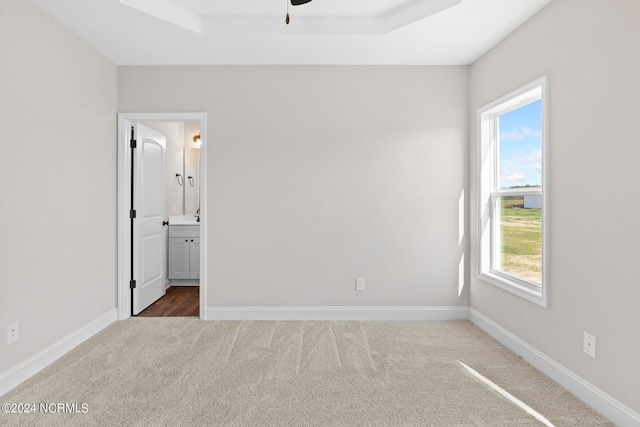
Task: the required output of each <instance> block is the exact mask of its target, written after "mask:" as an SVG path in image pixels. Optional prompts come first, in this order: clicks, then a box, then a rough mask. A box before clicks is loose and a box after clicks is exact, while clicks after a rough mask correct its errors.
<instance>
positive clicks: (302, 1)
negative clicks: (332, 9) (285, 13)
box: [291, 0, 311, 6]
mask: <svg viewBox="0 0 640 427" xmlns="http://www.w3.org/2000/svg"><path fill="white" fill-rule="evenodd" d="M310 1H311V0H291V6H300V5H301V4H305V3H309V2H310Z"/></svg>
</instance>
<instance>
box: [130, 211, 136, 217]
mask: <svg viewBox="0 0 640 427" xmlns="http://www.w3.org/2000/svg"><path fill="white" fill-rule="evenodd" d="M135 217H136V211H135V209H131V210H130V211H129V218H131V219H134V218H135Z"/></svg>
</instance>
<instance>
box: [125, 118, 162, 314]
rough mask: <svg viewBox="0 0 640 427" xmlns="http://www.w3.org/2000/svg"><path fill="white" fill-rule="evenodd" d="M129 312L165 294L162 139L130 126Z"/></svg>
mask: <svg viewBox="0 0 640 427" xmlns="http://www.w3.org/2000/svg"><path fill="white" fill-rule="evenodd" d="M134 135H135V140H136V149H135V150H134V153H135V154H134V157H135V160H134V164H135V171H134V174H135V179H134V193H133V194H134V210H135V211H136V219H135V220H134V233H133V235H134V240H133V253H134V258H133V265H134V268H133V277H134V280H135V281H136V287H135V288H134V289H133V295H132V297H133V313H132V314H134V315H135V314H138V313H140V312H141V311H142V310H144V309H145V308H147V307H148V306H150V305H151V304H152V303H153V302H155V301H156V300H157V299H158V298H160V297H162V296H163V295H164V294H165V292H166V285H165V283H166V275H167V273H166V268H165V259H166V254H165V250H166V249H165V247H166V245H165V242H166V238H165V232H164V226H163V221H164V220H165V192H164V163H165V150H166V146H167V143H166V138H165V136H164V135H162V134H161V133H159V132H156V131H154V130H152V129H149V128H147V127H144V126H142V125H140V124H136V125H134Z"/></svg>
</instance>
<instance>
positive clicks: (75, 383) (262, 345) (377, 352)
mask: <svg viewBox="0 0 640 427" xmlns="http://www.w3.org/2000/svg"><path fill="white" fill-rule="evenodd" d="M460 362H462V363H464V364H465V365H467V366H469V367H470V368H472V369H473V370H475V371H477V372H478V373H479V374H481V375H482V376H484V377H486V378H487V379H488V380H490V381H491V382H493V383H495V384H497V385H498V386H500V387H502V388H503V389H505V390H506V391H507V392H508V393H510V394H511V395H513V396H514V397H516V398H517V399H519V400H520V401H522V402H524V403H526V404H527V405H528V406H530V407H531V408H532V409H533V410H535V411H537V412H538V413H540V414H541V416H543V417H545V418H546V419H547V420H548V421H549V422H550V423H552V424H553V425H555V426H571V427H575V426H607V425H612V424H611V423H609V422H608V421H607V420H606V419H604V418H602V417H600V416H599V415H598V414H596V413H595V412H594V411H593V410H592V409H590V408H589V407H588V406H586V405H585V404H583V403H581V402H580V401H579V400H578V399H576V398H575V397H573V396H572V395H571V394H570V393H569V392H567V391H566V390H564V389H563V388H561V387H560V386H558V385H557V384H555V383H554V382H552V381H551V380H549V379H548V378H547V377H546V376H545V375H543V374H541V373H540V372H539V371H537V370H536V369H535V368H533V367H531V366H530V365H528V364H527V363H526V362H524V361H523V360H522V359H521V358H519V357H518V356H516V355H514V354H513V353H511V352H510V351H508V350H506V349H505V348H504V347H502V346H501V345H500V344H498V343H497V342H496V341H494V340H493V339H492V338H490V337H488V336H487V335H486V334H485V333H484V332H482V331H481V330H480V329H478V328H477V327H476V326H474V325H473V324H472V323H470V322H468V321H454V322H205V321H201V320H198V319H195V318H133V319H129V320H126V321H123V322H118V323H115V324H113V325H111V326H110V327H108V328H106V329H105V330H104V331H102V332H101V333H99V334H98V335H96V336H95V337H93V338H92V339H90V340H88V341H87V342H85V343H83V344H82V345H80V346H79V347H77V348H76V349H74V350H73V351H71V352H70V353H69V354H67V355H66V356H64V357H63V358H61V359H60V360H58V361H57V362H55V363H54V364H52V365H51V366H49V367H48V368H46V369H45V370H43V371H42V372H41V373H39V374H38V375H36V376H34V377H33V378H31V379H30V380H28V381H27V382H25V383H24V384H22V385H20V386H19V387H17V388H16V389H14V390H13V391H11V392H10V393H8V394H6V395H4V396H2V397H1V398H0V403H36V404H40V403H49V404H50V403H76V404H77V411H78V412H77V413H60V412H57V413H48V414H47V413H42V412H40V411H39V412H38V413H29V414H20V415H19V414H11V413H10V414H3V413H2V414H0V425H11V426H14V425H18V426H21V425H25V426H76V425H77V426H90V425H100V426H119V425H123V426H124V425H127V426H179V425H193V426H214V425H225V426H226V425H233V426H380V425H387V426H411V425H416V426H539V425H544V424H543V423H542V422H541V421H539V420H537V419H535V418H534V417H533V416H532V415H529V414H528V413H527V412H525V411H524V410H523V409H521V408H520V407H518V406H517V405H516V404H514V403H512V402H511V401H510V400H509V399H507V398H506V397H504V396H503V395H501V394H499V392H497V391H495V390H493V389H491V388H490V387H489V386H488V385H487V384H486V383H484V382H482V381H481V380H479V379H478V378H476V377H474V376H473V375H472V374H471V373H470V371H469V370H467V369H466V368H465V367H464V366H463V365H462V364H461V363H460ZM82 404H86V406H85V407H84V408H85V409H87V410H86V411H85V412H86V413H82V409H83V407H82ZM547 425H549V424H547Z"/></svg>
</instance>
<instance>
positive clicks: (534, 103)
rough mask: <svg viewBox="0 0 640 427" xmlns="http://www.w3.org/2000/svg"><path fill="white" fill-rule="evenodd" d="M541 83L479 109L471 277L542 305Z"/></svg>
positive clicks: (543, 154) (544, 146) (545, 297)
mask: <svg viewBox="0 0 640 427" xmlns="http://www.w3.org/2000/svg"><path fill="white" fill-rule="evenodd" d="M547 82H548V79H547V77H543V78H541V79H538V80H536V81H534V82H532V83H530V84H528V85H526V86H524V87H522V88H520V89H518V90H516V91H514V92H512V93H510V94H508V95H506V96H504V97H502V98H500V99H498V100H496V101H494V102H492V103H490V104H488V105H486V106H484V107H482V108H480V109H479V110H478V132H479V138H478V139H479V144H480V147H479V148H480V151H479V167H478V171H479V186H478V203H479V207H478V212H479V218H478V221H479V222H478V230H479V231H478V233H479V236H478V243H479V248H478V270H479V271H478V277H479V278H480V279H482V280H484V281H486V282H489V283H491V284H493V285H496V286H498V287H500V288H503V289H505V290H507V291H509V292H512V293H514V294H516V295H519V296H521V297H523V298H526V299H528V300H529V301H533V302H535V303H537V304H540V305H542V306H544V307H546V306H547V305H548V292H547V285H548V283H547V275H546V264H547V263H546V255H547V250H546V247H547V240H548V238H547V230H548V227H547V226H546V224H547V223H548V203H547V197H546V193H547V191H546V189H547V188H548V184H549V183H548V178H547V173H546V170H547V167H546V166H547V153H548V150H547V144H548V137H547V97H548V95H547V86H548V83H547Z"/></svg>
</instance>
